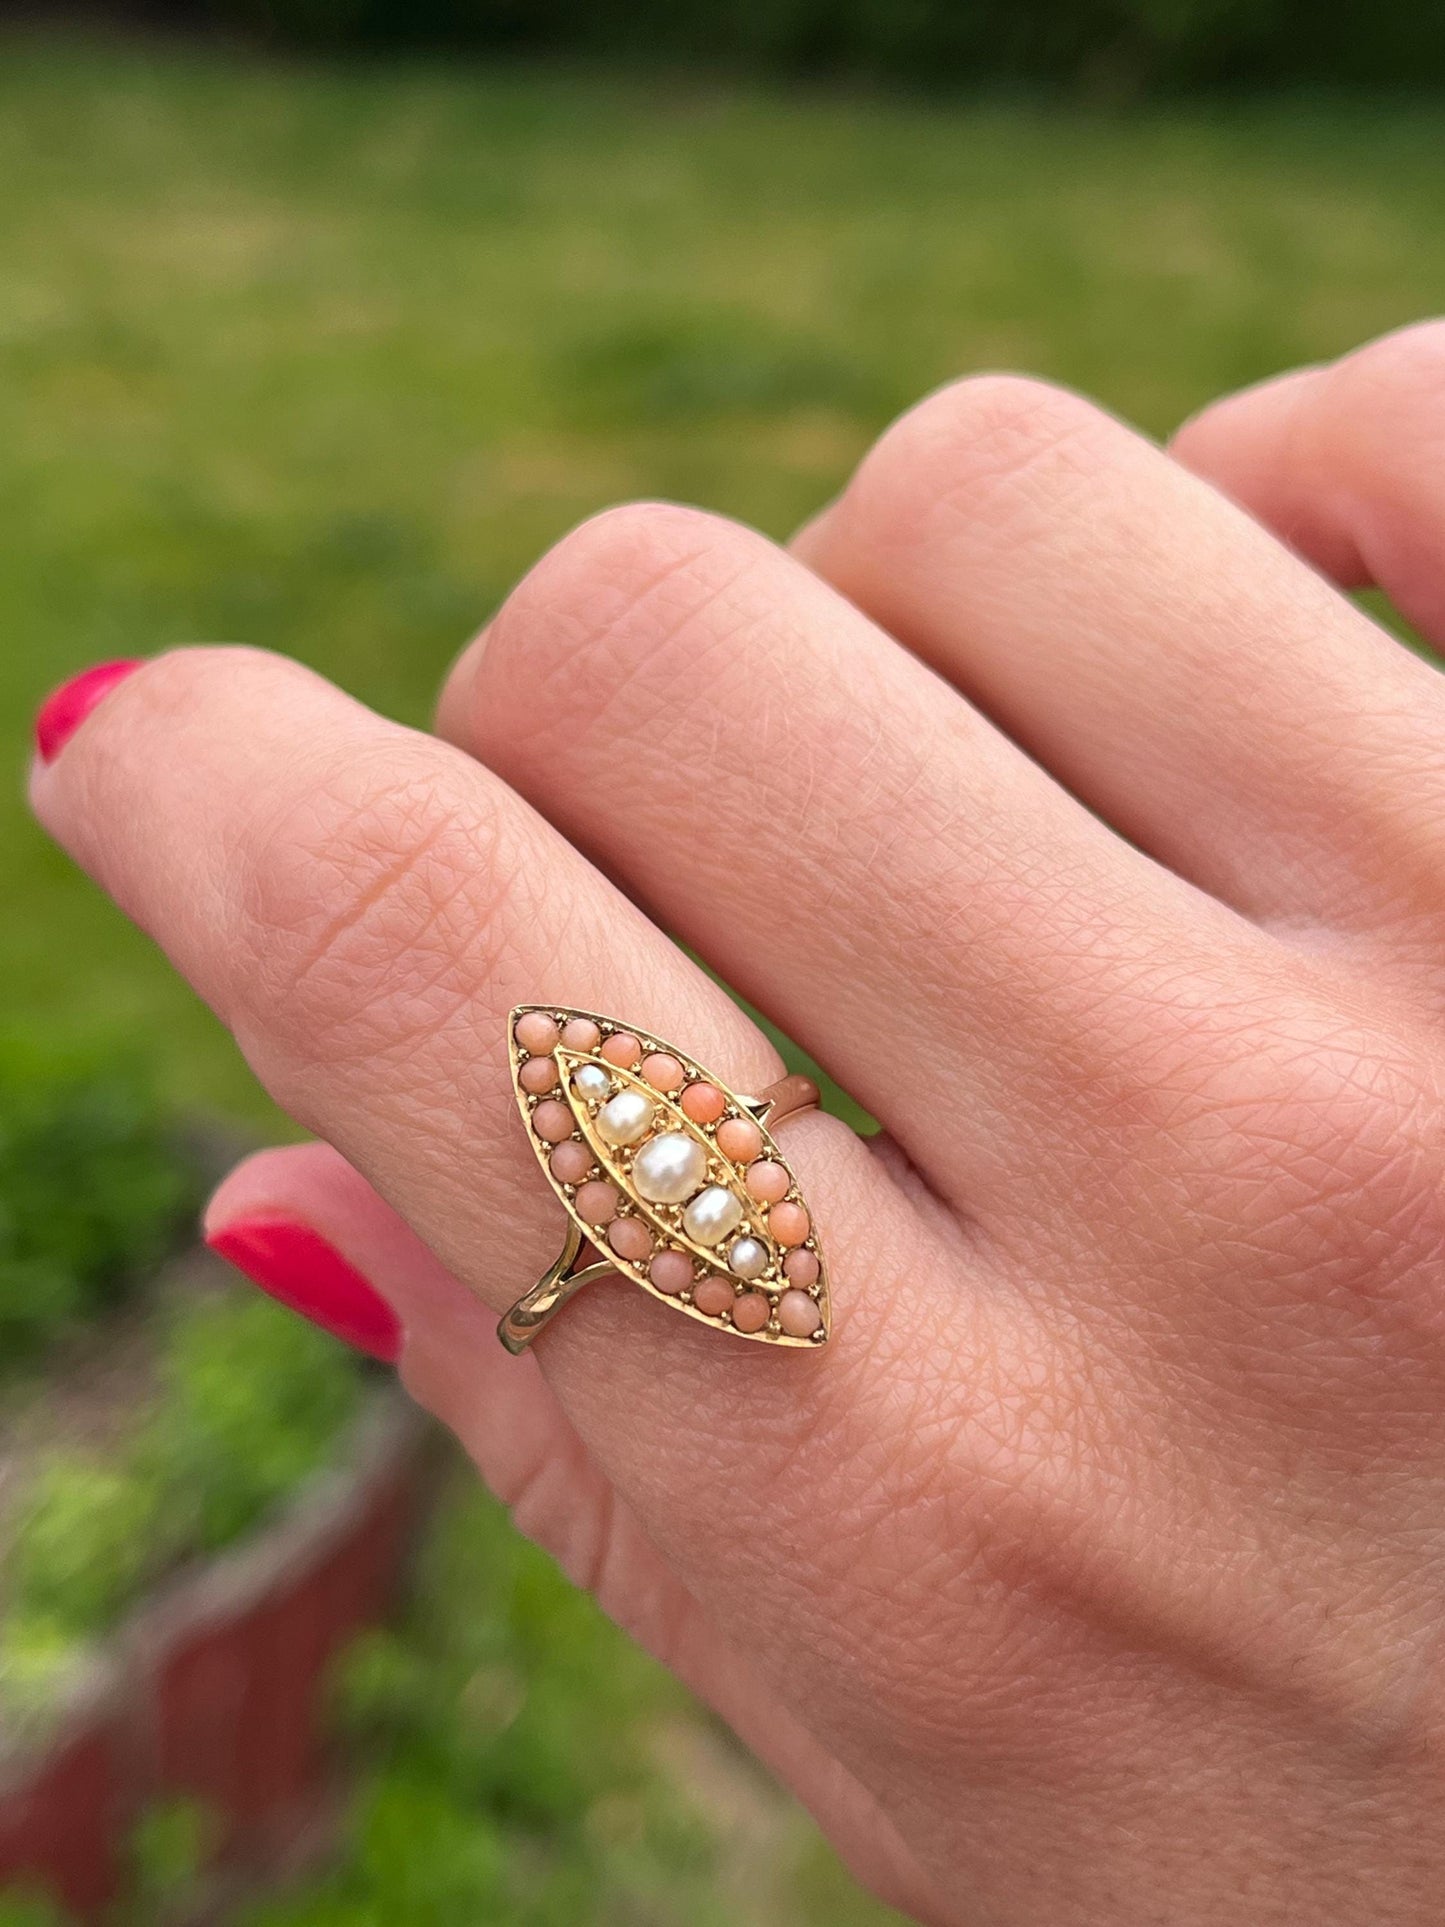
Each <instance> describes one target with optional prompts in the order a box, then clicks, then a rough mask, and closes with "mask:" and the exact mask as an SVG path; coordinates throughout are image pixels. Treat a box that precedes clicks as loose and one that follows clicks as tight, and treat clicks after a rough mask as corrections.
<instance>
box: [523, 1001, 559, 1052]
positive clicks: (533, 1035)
mask: <svg viewBox="0 0 1445 1927" xmlns="http://www.w3.org/2000/svg"><path fill="white" fill-rule="evenodd" d="M513 1035H514V1036H515V1037H516V1039H517V1042H518V1043H519V1044H520V1045H521V1047H522V1049H523V1050H525V1051H532V1052H534V1053H537V1052H542V1051H549V1050H551V1049H552V1048H553V1046H554V1045H555V1044H556V1042H557V1025H556V1021H555V1020H554V1019H553V1018H551V1017H549V1016H548V1015H547V1013H546V1011H545V1010H528V1011H524V1012H523V1013H522V1015H521V1016H520V1017H519V1018H518V1019H517V1028H516V1030H515V1032H514V1033H513Z"/></svg>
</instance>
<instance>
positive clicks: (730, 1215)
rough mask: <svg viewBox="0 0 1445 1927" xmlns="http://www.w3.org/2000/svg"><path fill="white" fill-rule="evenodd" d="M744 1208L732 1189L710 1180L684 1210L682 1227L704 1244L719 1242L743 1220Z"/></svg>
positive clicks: (717, 1243)
mask: <svg viewBox="0 0 1445 1927" xmlns="http://www.w3.org/2000/svg"><path fill="white" fill-rule="evenodd" d="M742 1218H743V1208H742V1206H741V1204H739V1202H738V1200H737V1199H736V1198H735V1197H734V1196H733V1194H732V1192H731V1191H728V1190H726V1189H725V1188H724V1187H723V1186H722V1185H720V1184H710V1185H709V1186H708V1187H707V1189H706V1190H705V1191H699V1192H698V1194H697V1196H696V1197H695V1198H694V1199H693V1201H692V1203H691V1204H690V1205H689V1206H688V1207H687V1209H686V1211H684V1212H683V1214H682V1228H683V1230H684V1231H685V1232H686V1233H687V1235H688V1237H689V1238H691V1239H693V1240H694V1241H695V1242H696V1243H697V1244H700V1245H719V1244H721V1243H722V1241H723V1239H724V1238H725V1237H727V1235H728V1233H729V1232H730V1231H736V1230H737V1228H738V1226H739V1225H740V1224H741V1223H742Z"/></svg>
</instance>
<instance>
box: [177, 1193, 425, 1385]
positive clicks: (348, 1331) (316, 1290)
mask: <svg viewBox="0 0 1445 1927" xmlns="http://www.w3.org/2000/svg"><path fill="white" fill-rule="evenodd" d="M206 1243H207V1244H208V1245H209V1246H210V1247H211V1249H212V1251H214V1252H216V1253H217V1255H218V1256H220V1257H222V1258H225V1259H226V1260H227V1261H228V1262H229V1263H231V1264H233V1265H234V1266H235V1267H236V1269H237V1270H238V1271H244V1272H245V1274H246V1276H247V1277H248V1278H249V1279H251V1280H252V1282H253V1283H254V1284H258V1285H259V1286H260V1287H261V1289H262V1291H268V1292H270V1294H271V1296H272V1297H273V1298H277V1299H279V1300H280V1301H281V1303H282V1304H283V1305H289V1306H290V1308H291V1310H292V1311H299V1312H300V1314H301V1316H302V1317H303V1318H309V1319H310V1320H311V1322H312V1324H313V1325H320V1327H321V1328H322V1330H323V1331H329V1332H331V1333H332V1334H333V1336H335V1337H337V1338H344V1339H345V1340H346V1342H347V1344H348V1345H355V1347H356V1349H357V1350H358V1351H362V1352H370V1354H371V1356H372V1357H373V1358H381V1359H385V1361H386V1363H387V1364H388V1365H394V1364H395V1363H396V1361H397V1359H398V1358H399V1357H400V1355H401V1340H402V1329H401V1320H400V1319H399V1318H398V1317H397V1315H396V1313H395V1312H394V1311H393V1310H392V1308H391V1306H390V1305H389V1304H387V1302H386V1300H385V1299H384V1298H383V1297H382V1295H381V1293H380V1292H379V1291H377V1289H376V1287H375V1286H374V1285H370V1284H368V1283H367V1281H366V1279H365V1278H363V1277H362V1275H361V1273H360V1272H359V1271H358V1270H357V1269H356V1267H355V1265H352V1264H348V1262H347V1261H346V1259H345V1258H343V1257H342V1255H341V1253H340V1252H339V1251H338V1250H337V1249H336V1248H335V1246H334V1245H329V1244H328V1243H327V1242H326V1240H325V1239H324V1238H322V1237H318V1235H317V1234H316V1232H314V1231H313V1230H312V1229H311V1227H310V1226H309V1225H304V1224H298V1223H297V1222H296V1221H295V1219H294V1218H243V1219H241V1220H240V1221H239V1223H236V1224H228V1225H221V1226H219V1227H218V1228H217V1229H216V1230H214V1231H211V1232H208V1233H207V1234H206Z"/></svg>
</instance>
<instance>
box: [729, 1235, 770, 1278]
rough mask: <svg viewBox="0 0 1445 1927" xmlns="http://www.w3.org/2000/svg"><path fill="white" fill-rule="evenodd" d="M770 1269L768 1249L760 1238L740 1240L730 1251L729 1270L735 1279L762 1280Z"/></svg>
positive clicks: (736, 1241) (737, 1240) (735, 1242)
mask: <svg viewBox="0 0 1445 1927" xmlns="http://www.w3.org/2000/svg"><path fill="white" fill-rule="evenodd" d="M767 1268H768V1247H767V1246H766V1245H765V1244H764V1243H763V1242H762V1240H761V1239H760V1238H738V1239H736V1240H735V1241H734V1243H733V1245H732V1247H731V1248H730V1250H729V1251H728V1270H729V1271H730V1272H732V1274H733V1276H734V1277H735V1278H761V1277H762V1275H763V1273H764V1272H765V1271H766V1270H767Z"/></svg>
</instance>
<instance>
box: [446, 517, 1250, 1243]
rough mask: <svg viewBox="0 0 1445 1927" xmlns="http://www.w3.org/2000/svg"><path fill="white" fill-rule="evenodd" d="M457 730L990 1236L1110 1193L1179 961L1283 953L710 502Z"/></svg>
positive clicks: (559, 560)
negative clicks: (1126, 1117) (1046, 1181)
mask: <svg viewBox="0 0 1445 1927" xmlns="http://www.w3.org/2000/svg"><path fill="white" fill-rule="evenodd" d="M439 726H440V728H441V729H442V731H443V732H444V733H445V734H446V735H448V736H449V737H450V738H451V739H452V740H453V741H455V742H458V743H459V744H461V745H462V746H463V747H465V748H466V749H468V750H469V751H471V752H472V753H473V754H475V755H477V756H478V757H480V758H481V759H482V760H483V761H484V762H486V763H487V764H488V765H489V766H490V767H492V768H494V769H495V770H497V771H499V772H500V773H501V774H502V775H504V776H505V777H506V778H507V780H508V781H509V782H510V783H512V784H513V785H514V786H515V787H516V788H517V789H519V790H520V791H522V792H523V793H524V794H525V795H526V796H528V797H529V798H530V799H531V800H532V801H533V802H534V803H536V804H537V806H538V807H539V808H540V809H542V810H543V811H544V812H545V813H546V814H547V815H548V816H549V817H550V818H551V819H552V820H553V821H554V822H556V823H557V824H558V825H559V826H560V827H561V828H562V829H563V830H564V831H565V832H566V833H567V834H568V835H569V836H570V837H571V838H573V839H574V840H575V841H576V842H577V843H579V844H580V845H581V846H582V847H584V848H586V849H589V850H591V851H593V852H595V853H596V854H597V855H598V857H599V858H600V860H601V861H602V862H603V863H604V865H605V866H606V867H607V868H608V870H609V871H610V872H611V873H612V874H614V875H616V876H617V877H619V878H620V879H621V880H622V881H623V882H624V883H625V884H626V886H627V887H628V888H629V889H630V890H632V891H633V892H635V893H636V894H637V895H638V896H639V898H640V899H641V900H642V901H644V902H646V903H647V904H649V905H650V906H651V907H652V909H653V910H654V912H655V914H656V915H657V917H658V919H659V921H661V922H663V923H664V924H665V925H666V926H667V927H669V928H671V929H673V930H675V931H677V932H678V933H679V934H680V935H682V936H683V937H685V938H686V940H687V941H688V942H690V943H692V944H693V945H694V946H695V947H696V948H697V949H698V950H699V951H700V952H701V953H702V954H703V955H704V956H706V957H707V958H708V959H709V961H710V962H711V963H712V964H714V965H715V966H716V967H717V968H718V969H719V970H720V971H722V973H723V974H724V976H725V977H726V978H727V980H728V981H729V982H731V983H733V984H735V985H736V986H737V987H738V988H739V989H740V990H741V991H743V993H744V994H745V995H747V996H749V997H750V998H751V999H752V1000H753V1002H754V1003H756V1004H758V1005H759V1006H761V1007H762V1008H763V1009H765V1010H766V1011H767V1012H768V1014H769V1015H770V1016H771V1017H773V1018H774V1019H775V1020H776V1021H777V1022H778V1023H780V1024H781V1025H782V1026H783V1028H784V1030H785V1031H787V1032H788V1033H789V1034H790V1035H791V1036H793V1037H795V1038H796V1039H797V1040H798V1041H799V1042H800V1043H802V1044H803V1045H805V1046H806V1047H807V1048H808V1049H809V1050H811V1051H812V1052H813V1053H814V1055H815V1056H817V1057H818V1058H819V1059H820V1060H821V1061H822V1062H823V1063H825V1064H826V1065H827V1066H828V1069H829V1070H830V1071H831V1072H832V1073H833V1074H834V1075H835V1076H836V1077H837V1078H838V1079H839V1081H840V1082H841V1083H842V1084H843V1085H844V1086H845V1088H847V1089H848V1090H850V1091H852V1092H853V1094H854V1095H855V1096H857V1097H858V1098H859V1099H860V1100H861V1101H862V1102H863V1103H864V1104H865V1105H867V1107H868V1108H869V1109H870V1110H871V1111H873V1112H874V1113H875V1115H878V1116H880V1117H882V1119H883V1120H884V1122H885V1123H886V1125H887V1126H888V1128H889V1129H890V1130H891V1131H892V1132H893V1133H894V1135H895V1136H896V1137H897V1138H898V1139H899V1140H900V1141H901V1143H902V1144H903V1146H904V1148H905V1149H906V1151H907V1152H908V1154H909V1156H910V1157H911V1158H912V1159H913V1161H914V1163H915V1164H916V1165H917V1166H918V1167H919V1168H920V1169H921V1170H922V1171H923V1172H924V1173H925V1174H926V1175H927V1176H928V1177H929V1178H930V1179H931V1180H932V1182H933V1183H934V1184H935V1185H936V1186H937V1187H939V1188H940V1189H942V1190H943V1191H945V1192H946V1193H947V1194H948V1195H949V1196H950V1197H952V1198H953V1199H954V1201H955V1202H957V1203H959V1204H960V1205H961V1206H962V1207H963V1208H964V1209H966V1210H967V1211H968V1212H969V1213H970V1215H971V1216H973V1217H974V1218H976V1219H978V1220H979V1221H981V1222H982V1223H983V1224H985V1225H986V1226H989V1227H993V1226H994V1225H995V1224H996V1223H997V1222H999V1221H1000V1220H1004V1219H1009V1218H1012V1217H1015V1216H1016V1215H1017V1214H1020V1213H1032V1212H1034V1211H1037V1210H1040V1209H1049V1208H1051V1207H1052V1205H1053V1203H1054V1202H1055V1201H1056V1197H1057V1193H1058V1191H1059V1190H1068V1189H1070V1185H1069V1183H1068V1180H1067V1178H1065V1177H1064V1173H1065V1171H1068V1172H1069V1173H1071V1174H1072V1175H1073V1176H1074V1177H1075V1178H1076V1180H1077V1183H1078V1184H1079V1185H1081V1186H1087V1184H1088V1182H1089V1179H1088V1176H1087V1173H1088V1172H1089V1171H1090V1170H1091V1168H1092V1167H1091V1163H1090V1160H1091V1158H1092V1155H1093V1152H1094V1149H1095V1146H1094V1142H1093V1139H1092V1137H1091V1133H1090V1131H1089V1128H1088V1121H1089V1119H1090V1117H1091V1116H1092V1117H1093V1118H1094V1119H1096V1120H1098V1121H1099V1124H1100V1128H1107V1129H1113V1128H1114V1127H1115V1126H1116V1124H1117V1112H1116V1111H1115V1109H1114V1105H1115V1097H1114V1093H1115V1092H1116V1090H1117V1088H1118V1085H1117V1077H1118V1069H1119V1065H1120V1063H1121V1060H1122V1059H1123V1058H1124V1057H1125V1056H1127V1055H1128V1053H1129V1052H1130V1050H1131V1049H1132V1050H1148V1051H1149V1052H1150V1053H1155V1052H1157V1049H1158V1041H1157V1025H1156V1024H1155V1023H1154V1020H1153V1013H1152V1011H1151V1010H1150V1007H1149V1001H1148V988H1147V986H1148V983H1149V980H1150V979H1151V977H1152V978H1153V979H1154V980H1155V981H1164V980H1167V981H1168V982H1169V983H1170V984H1171V985H1174V986H1176V987H1177V985H1178V983H1179V981H1180V979H1179V972H1180V970H1181V968H1182V969H1184V970H1185V971H1186V972H1187V971H1188V969H1189V968H1190V964H1189V960H1190V959H1191V958H1198V957H1199V956H1200V955H1201V953H1202V951H1203V950H1204V948H1205V947H1206V946H1211V947H1212V946H1213V945H1214V944H1216V943H1224V942H1227V941H1240V942H1246V943H1250V944H1254V943H1258V942H1259V941H1260V939H1259V938H1258V933H1256V932H1254V931H1252V930H1249V929H1248V927H1247V926H1245V925H1243V924H1242V923H1240V922H1239V920H1238V919H1235V918H1232V917H1229V916H1226V915H1225V914H1224V913H1223V912H1222V911H1220V909H1219V906H1218V905H1216V904H1212V903H1210V902H1208V900H1207V899H1203V898H1201V897H1199V896H1198V894H1197V893H1196V892H1194V891H1193V890H1191V889H1188V888H1186V887H1185V886H1183V885H1181V884H1180V883H1179V881H1178V880H1177V879H1176V878H1173V877H1171V876H1169V875H1168V874H1167V873H1166V872H1164V871H1162V870H1160V869H1159V868H1158V867H1157V866H1156V865H1154V864H1152V863H1151V862H1149V861H1148V860H1146V859H1145V858H1143V857H1141V856H1140V855H1139V854H1138V853H1137V852H1136V851H1133V850H1130V849H1128V848H1127V847H1126V846H1125V845H1124V844H1123V843H1121V842H1120V840H1119V839H1118V838H1117V837H1115V836H1113V835H1112V834H1111V833H1110V832H1109V831H1108V830H1107V829H1106V828H1105V827H1103V826H1102V825H1100V824H1099V823H1098V822H1096V821H1095V820H1093V819H1092V818H1090V817H1089V816H1088V814H1087V813H1086V812H1085V811H1083V810H1081V809H1080V808H1079V807H1078V805H1077V804H1076V803H1075V802H1074V800H1073V799H1072V798H1071V797H1069V796H1067V795H1066V794H1065V793H1064V792H1063V791H1062V790H1061V789H1060V788H1059V787H1058V785H1057V784H1055V783H1054V782H1053V781H1052V780H1051V779H1050V778H1049V777H1048V776H1046V775H1045V774H1044V773H1043V772H1042V771H1041V770H1040V769H1039V768H1038V767H1037V766H1036V765H1035V764H1033V763H1031V762H1030V761H1029V760H1028V758H1026V757H1024V756H1022V755H1021V754H1020V753H1019V752H1018V750H1017V749H1016V748H1015V747H1014V745H1012V744H1011V743H1009V742H1007V741H1006V740H1005V739H1004V738H1003V737H1001V736H1000V735H999V734H998V733H997V732H996V731H995V730H993V729H992V728H991V727H990V726H989V725H988V724H987V723H986V722H984V721H983V720H982V719H981V718H980V717H979V716H978V715H977V714H976V713H975V712H973V711H971V710H970V709H969V708H968V706H967V705H966V704H965V703H963V702H962V701H960V700H959V699H958V697H957V696H956V695H955V693H954V692H953V691H952V690H950V689H949V688H947V687H946V686H945V685H943V684H942V683H941V682H940V681H939V679H938V678H937V677H936V676H935V675H933V674H932V673H931V672H930V671H929V670H927V669H926V668H924V667H923V666H922V665H921V664H920V663H918V662H917V661H916V660H915V659H914V658H912V657H911V656H909V655H908V654H907V653H906V652H905V651H904V650H901V649H899V648H898V647H897V646H896V645H895V644H894V643H893V642H892V641H891V639H890V638H888V637H886V636H884V635H882V634H881V633H880V632H879V631H878V630H877V629H876V628H875V627H874V625H873V624H871V623H870V622H868V621H867V620H865V619H864V618H863V617H861V616H860V615H859V614H858V612H857V611H856V610H854V609H852V608H850V607H849V605H848V604H847V603H845V602H844V601H843V600H842V599H841V598H840V597H838V596H837V595H836V594H835V593H834V592H833V591H832V590H830V589H828V588H827V587H826V586H825V585H823V584H821V583H819V582H818V580H817V579H816V577H814V576H813V575H812V574H811V573H810V572H809V571H808V570H806V569H804V568H802V567H801V566H800V565H799V564H798V563H796V562H795V561H793V560H792V559H791V558H790V557H788V556H787V555H786V554H784V553H783V552H782V551H781V550H779V549H777V548H775V547H774V546H773V545H772V544H771V543H769V542H766V541H764V540H763V538H762V537H761V536H758V535H756V534H754V533H752V532H751V531H749V530H746V529H742V528H739V527H737V526H736V525H734V524H730V523H727V522H724V521H722V520H720V519H719V518H717V517H713V516H706V515H701V514H698V513H696V512H694V511H691V510H683V509H677V508H671V507H665V506H657V505H641V506H637V507H633V508H629V509H626V510H620V511H612V512H610V513H609V514H607V515H604V516H602V517H600V518H598V519H597V520H596V521H594V522H591V523H589V524H587V525H585V526H584V527H583V528H581V529H580V530H578V531H576V532H575V533H574V534H573V535H572V536H570V537H568V538H567V539H566V540H565V541H564V542H563V543H562V544H560V545H559V547H558V548H557V549H555V550H554V551H553V552H552V554H551V555H549V556H548V557H546V558H545V559H544V561H543V562H542V563H541V564H539V566H538V567H537V568H536V569H534V570H533V572H532V573H531V575H530V576H529V577H528V578H527V579H526V580H525V581H524V582H523V583H522V584H521V585H520V587H519V588H518V589H517V590H516V591H514V593H513V595H512V596H511V597H510V599H509V600H508V602H507V604H506V605H505V607H504V608H503V610H502V612H501V613H500V615H499V616H498V617H497V619H496V620H495V621H494V622H493V623H492V625H491V627H490V629H489V630H488V632H487V634H486V635H485V636H484V637H483V638H482V639H481V640H480V641H479V642H478V643H477V644H476V645H475V646H474V647H473V648H472V649H471V650H469V651H468V652H467V653H466V655H465V656H464V657H463V658H462V659H461V660H460V661H459V662H458V664H457V665H456V668H455V669H454V671H453V674H452V677H451V679H450V681H449V683H448V686H447V689H446V691H445V692H444V694H443V698H442V704H441V709H440V725H439ZM1171 994H1172V993H1171ZM1131 1040H1132V1041H1131ZM1106 1114H1108V1115H1107V1116H1106ZM1043 1147H1047V1148H1046V1149H1045V1148H1043ZM1041 1156H1043V1157H1045V1158H1046V1159H1047V1160H1048V1161H1049V1163H1050V1167H1051V1169H1054V1170H1055V1172H1056V1175H1058V1176H1059V1177H1060V1179H1061V1183H1060V1185H1059V1186H1057V1187H1041V1186H1040V1185H1039V1183H1038V1169H1039V1160H1040V1158H1041ZM1055 1160H1057V1163H1055ZM1094 1175H1095V1178H1096V1177H1097V1174H1096V1173H1095V1174H1094Z"/></svg>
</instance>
